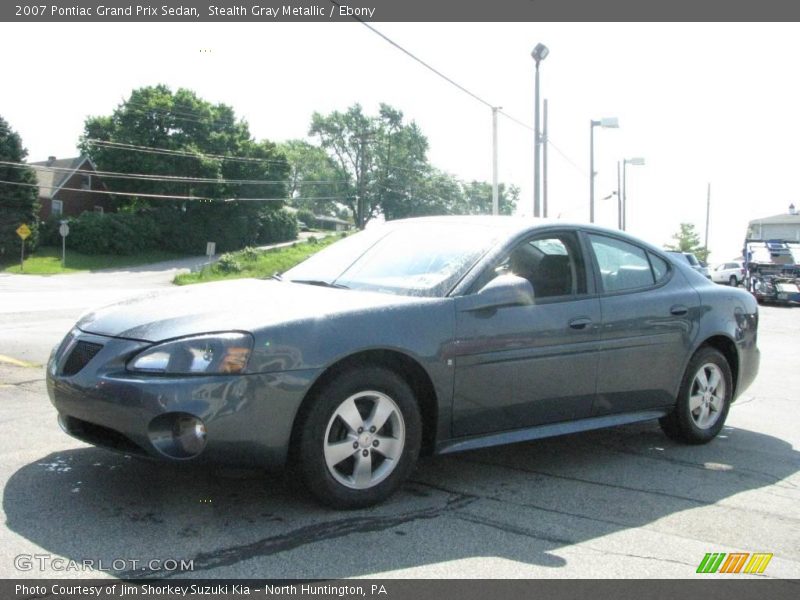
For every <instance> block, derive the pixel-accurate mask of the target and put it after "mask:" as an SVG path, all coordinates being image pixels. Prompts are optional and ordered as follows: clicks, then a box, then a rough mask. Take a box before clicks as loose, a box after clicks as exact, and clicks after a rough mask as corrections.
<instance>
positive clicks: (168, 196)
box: [0, 180, 349, 202]
mask: <svg viewBox="0 0 800 600" xmlns="http://www.w3.org/2000/svg"><path fill="white" fill-rule="evenodd" d="M0 185H17V186H24V187H35V188H38V187H39V184H37V183H21V182H18V181H4V180H0ZM59 189H60V190H66V191H68V192H85V193H88V194H107V195H110V196H136V197H139V198H149V199H155V200H201V201H206V202H213V201H216V200H220V199H219V198H209V197H208V196H176V195H172V194H142V193H139V192H111V191H108V190H84V189H81V188H68V187H62V188H59ZM341 198H349V196H322V197H320V198H313V197H312V198H224V199H222V200H224V201H225V202H254V201H255V202H287V201H289V200H292V201H297V200H304V201H305V200H307V201H313V200H338V199H341Z"/></svg>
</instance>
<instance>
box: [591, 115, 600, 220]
mask: <svg viewBox="0 0 800 600" xmlns="http://www.w3.org/2000/svg"><path fill="white" fill-rule="evenodd" d="M596 124H599V122H598V121H592V120H590V121H589V223H594V176H595V175H596V173H595V172H594V126H595V125H596Z"/></svg>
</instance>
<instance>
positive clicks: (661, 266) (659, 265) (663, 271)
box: [647, 252, 669, 282]
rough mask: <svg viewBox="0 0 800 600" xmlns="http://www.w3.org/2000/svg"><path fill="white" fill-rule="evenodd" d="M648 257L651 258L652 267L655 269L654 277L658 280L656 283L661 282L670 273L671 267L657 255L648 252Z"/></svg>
mask: <svg viewBox="0 0 800 600" xmlns="http://www.w3.org/2000/svg"><path fill="white" fill-rule="evenodd" d="M647 255H648V256H649V257H650V266H651V267H653V275H654V276H655V278H656V282H659V281H661V280H662V279H664V278H665V277H666V276H667V273H669V265H668V264H667V261H665V260H664V259H662V258H660V257H658V256H656V255H655V254H652V253H650V252H648V253H647Z"/></svg>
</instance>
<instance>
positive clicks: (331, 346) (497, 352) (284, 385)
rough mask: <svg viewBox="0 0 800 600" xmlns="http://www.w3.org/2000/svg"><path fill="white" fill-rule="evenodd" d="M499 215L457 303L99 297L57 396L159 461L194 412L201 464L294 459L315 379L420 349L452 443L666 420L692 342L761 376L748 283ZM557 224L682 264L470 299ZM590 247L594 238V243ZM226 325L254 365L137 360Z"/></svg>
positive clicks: (439, 442) (257, 296)
mask: <svg viewBox="0 0 800 600" xmlns="http://www.w3.org/2000/svg"><path fill="white" fill-rule="evenodd" d="M485 220H486V222H487V223H491V224H492V225H493V226H495V224H496V226H497V227H498V228H499V229H501V230H502V231H503V232H504V234H505V235H506V237H505V239H504V241H502V242H500V243H499V244H498V245H497V246H496V247H495V248H493V249H492V250H490V251H489V252H487V253H486V255H485V256H483V257H482V258H481V259H480V260H478V262H477V263H476V264H475V265H473V267H472V269H471V270H470V271H469V272H468V273H467V274H466V275H465V276H464V278H463V279H462V281H461V282H459V283H458V284H456V287H455V289H454V290H453V291H452V292H451V294H450V295H449V296H447V297H444V298H419V297H403V296H397V295H391V294H382V293H375V292H363V291H357V290H346V289H335V288H325V287H319V286H311V285H301V284H296V283H291V282H278V281H264V280H237V281H227V282H218V283H210V284H202V285H195V286H189V287H187V288H180V289H177V290H173V291H169V292H166V293H159V294H157V295H156V294H154V295H150V296H146V297H143V298H139V299H134V300H130V301H127V302H123V303H120V304H116V305H112V306H109V307H105V308H101V309H98V310H95V311H93V312H91V313H90V314H88V315H86V316H85V317H83V318H82V319H81V320H80V322H79V323H78V329H77V330H74V331H75V334H76V335H77V337H78V338H79V339H81V340H86V341H88V342H93V343H101V344H103V348H102V349H101V350H100V352H99V353H98V354H97V355H96V356H94V358H92V359H91V360H90V362H89V363H88V364H87V365H86V366H85V367H84V368H83V369H82V370H81V371H79V372H78V373H77V374H75V375H74V376H71V377H68V376H64V375H63V374H61V373H60V371H59V367H60V365H61V364H62V363H63V361H64V360H65V355H67V354H68V350H69V348H70V347H71V344H72V343H74V340H72V339H71V338H68V339H66V340H65V342H64V343H62V344H61V346H60V348H59V349H58V350H57V351H54V354H53V357H52V358H51V363H50V365H49V367H48V371H47V385H48V391H49V394H50V397H51V400H52V402H53V404H54V405H55V407H56V408H57V410H58V412H59V414H60V415H61V417H62V418H63V420H64V421H65V422H68V421H69V418H72V419H79V420H81V421H85V422H87V423H92V424H95V425H98V426H101V427H105V428H108V429H110V430H113V431H116V432H118V433H119V434H121V435H124V436H125V437H126V438H128V439H129V440H131V441H132V442H133V443H135V444H137V445H138V446H140V447H141V448H142V449H143V452H144V453H145V454H146V455H148V456H151V457H153V458H161V459H164V456H163V455H161V454H160V453H159V452H158V451H157V450H156V449H155V448H154V447H153V445H152V443H151V442H150V439H149V436H148V426H149V424H150V422H151V421H152V420H153V419H154V418H156V417H158V416H159V415H163V414H166V413H170V412H180V413H187V414H189V415H192V416H196V417H197V418H200V419H202V421H203V422H204V423H205V425H206V427H207V445H206V448H205V450H204V451H203V452H202V454H201V455H200V456H199V457H197V458H192V459H190V460H193V461H223V462H233V463H250V464H258V465H263V466H266V467H280V466H282V465H283V464H284V462H285V460H286V456H287V452H288V446H289V441H290V437H291V434H292V428H293V427H294V424H295V419H296V416H297V412H298V410H299V409H300V407H301V405H302V403H303V402H304V401H311V400H310V398H311V396H308V391H309V389H311V388H312V386H313V385H314V384H315V383H316V382H318V381H319V378H320V377H322V376H323V375H324V374H325V373H326V372H327V370H328V369H330V368H331V367H333V366H334V365H336V364H337V363H339V362H340V361H343V360H352V357H354V356H359V357H363V356H368V355H370V354H369V353H374V352H376V351H377V352H380V353H381V354H380V356H387V355H388V354H387V353H393V354H391V355H393V356H398V355H399V356H402V357H404V360H405V361H413V362H414V363H416V365H418V367H419V368H420V369H421V370H422V371H423V372H424V373H425V374H426V375H427V376H428V377H429V378H430V381H431V383H432V387H433V390H434V393H435V398H433V399H432V400H433V402H434V405H435V409H434V410H435V412H436V414H435V417H436V423H437V428H436V432H435V440H434V443H435V447H436V449H437V450H438V451H439V452H452V451H456V450H465V449H469V448H476V447H482V446H487V445H493V444H499V443H510V442H515V441H521V440H528V439H536V438H539V437H544V436H549V435H560V434H563V433H570V432H574V431H582V430H585V429H591V428H596V427H603V426H608V425H616V424H620V423H627V422H633V421H636V420H641V419H645V418H657V417H659V416H661V415H663V414H664V413H665V411H668V410H670V409H671V407H672V405H673V404H674V402H675V398H676V395H677V391H678V388H679V386H680V380H681V378H682V375H683V372H684V370H685V368H686V365H687V364H688V362H689V360H690V358H691V356H692V354H693V353H694V352H695V351H696V350H697V349H698V348H699V347H700V346H701V345H702V344H703V343H705V341H706V340H709V339H712V338H713V339H714V340H716V343H718V344H719V343H721V344H723V345H724V344H730V346H726V347H729V348H733V350H732V351H733V352H734V353H735V357H736V360H735V362H736V365H735V368H734V369H733V370H734V373H735V382H734V383H735V388H736V389H735V392H734V393H735V395H739V394H741V392H742V391H743V390H744V389H746V387H747V386H748V385H749V384H750V383H751V382H752V381H753V379H754V377H755V375H756V373H757V371H758V364H759V351H758V348H757V345H756V342H757V325H758V308H757V304H756V302H755V300H754V299H753V298H752V296H750V295H749V294H748V293H746V292H745V291H743V290H739V289H734V288H730V287H724V286H717V285H714V284H712V283H710V282H709V281H708V280H707V279H705V278H704V277H702V276H701V275H699V274H697V273H696V272H694V271H693V270H692V269H691V268H690V267H689V266H688V265H686V264H680V263H679V262H678V261H674V260H671V259H670V258H669V256H668V255H665V254H664V253H663V252H662V251H661V250H659V249H657V248H654V247H652V246H649V245H648V244H645V243H643V242H640V241H639V240H636V239H635V238H632V237H630V236H627V235H626V234H623V233H619V232H610V231H607V230H604V229H601V228H598V227H593V226H584V225H568V224H563V223H557V222H556V223H553V222H542V221H531V220H522V219H505V218H486V219H485ZM393 226H398V224H397V223H395V224H394V225H393ZM400 226H404V225H402V224H400ZM408 226H413V224H412V225H408ZM555 230H559V231H575V232H578V233H579V235H583V233H581V232H600V233H603V234H605V235H612V236H615V237H618V238H620V239H623V240H627V241H630V242H632V243H634V244H638V245H640V246H641V247H644V248H647V249H648V250H649V251H651V252H653V253H655V254H657V255H659V256H661V257H662V258H664V259H665V260H668V261H670V263H671V265H672V270H673V273H672V275H671V277H670V278H669V280H668V281H667V282H666V283H664V284H663V285H658V286H654V287H653V288H651V289H647V290H646V291H640V292H630V293H617V294H603V293H602V291H601V290H599V289H598V287H599V286H598V285H597V284H596V282H597V281H598V277H597V274H596V273H594V272H593V271H592V269H589V273H588V278H589V281H588V293H587V294H586V295H584V296H581V297H580V298H578V299H570V300H566V301H561V300H558V301H540V302H538V303H535V304H533V305H527V306H505V307H497V308H485V309H483V310H470V305H471V304H472V306H473V307H474V306H475V304H474V302H471V300H470V298H471V297H472V294H473V293H474V292H475V291H477V290H473V289H472V286H473V285H474V284H475V282H477V281H479V280H480V277H481V272H482V271H483V270H484V269H485V268H487V267H488V266H489V265H491V264H492V261H494V260H496V259H497V257H498V256H501V255H502V254H503V253H504V252H505V251H507V250H508V249H509V248H510V247H511V246H512V245H513V244H514V243H516V242H517V241H519V240H521V239H522V238H523V237H525V236H528V235H531V234H532V233H539V232H545V231H555ZM581 249H582V251H583V252H584V253H586V252H588V251H589V248H588V245H587V244H586V243H582V248H581ZM586 258H587V264H591V261H590V260H589V257H588V255H587V257H586ZM675 306H682V307H685V308H686V312H685V314H673V312H672V309H673V308H674V307H675ZM677 312H679V313H680V312H681V311H677ZM576 320H580V323H576ZM581 323H583V327H581V326H580V325H581ZM571 325H572V326H571ZM576 325H577V326H578V327H577V328H576V327H575V326H576ZM227 331H243V332H249V333H251V334H252V335H253V337H254V340H255V345H254V349H253V352H252V355H251V357H250V360H249V362H248V365H247V369H246V371H245V373H244V374H243V375H195V376H163V375H143V374H136V373H132V372H129V371H128V370H126V364H127V363H128V361H129V360H130V359H131V358H132V357H133V356H135V355H136V354H137V353H138V352H141V351H142V350H143V349H145V348H148V347H150V346H152V345H153V344H154V343H158V342H162V341H166V340H170V339H175V338H180V337H184V336H190V335H196V334H202V333H214V332H227ZM373 356H377V355H375V354H373ZM355 364H358V363H355ZM173 460H174V459H173Z"/></svg>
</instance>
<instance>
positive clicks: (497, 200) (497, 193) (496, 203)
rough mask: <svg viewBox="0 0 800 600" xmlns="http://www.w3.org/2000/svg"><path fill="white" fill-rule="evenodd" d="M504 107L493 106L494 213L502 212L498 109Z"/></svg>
mask: <svg viewBox="0 0 800 600" xmlns="http://www.w3.org/2000/svg"><path fill="white" fill-rule="evenodd" d="M500 108H502V107H500V106H493V107H492V214H493V215H495V216H496V215H499V214H500V191H499V189H498V186H497V111H498V109H500Z"/></svg>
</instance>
